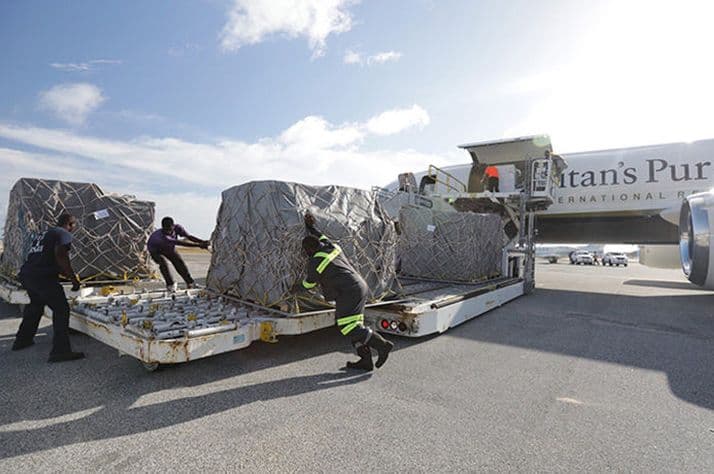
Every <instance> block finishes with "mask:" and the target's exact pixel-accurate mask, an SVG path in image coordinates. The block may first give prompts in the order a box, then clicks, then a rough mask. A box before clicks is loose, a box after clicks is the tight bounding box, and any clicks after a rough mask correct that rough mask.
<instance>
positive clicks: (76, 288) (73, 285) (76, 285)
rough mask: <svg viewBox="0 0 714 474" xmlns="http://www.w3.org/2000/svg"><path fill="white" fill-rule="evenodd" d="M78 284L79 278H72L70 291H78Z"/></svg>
mask: <svg viewBox="0 0 714 474" xmlns="http://www.w3.org/2000/svg"><path fill="white" fill-rule="evenodd" d="M80 286H81V285H80V283H79V280H74V281H73V282H72V291H79V287H80Z"/></svg>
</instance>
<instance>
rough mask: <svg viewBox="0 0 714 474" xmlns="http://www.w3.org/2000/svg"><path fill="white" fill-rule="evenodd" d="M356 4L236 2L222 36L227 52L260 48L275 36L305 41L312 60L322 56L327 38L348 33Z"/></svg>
mask: <svg viewBox="0 0 714 474" xmlns="http://www.w3.org/2000/svg"><path fill="white" fill-rule="evenodd" d="M354 3H357V2H356V1H354V0H270V1H264V0H234V4H233V7H232V8H231V10H230V11H229V13H228V22H227V23H226V25H225V26H224V28H223V32H222V33H221V46H222V48H223V49H224V50H225V51H236V50H238V49H239V48H241V47H242V46H245V45H250V44H257V43H260V42H262V41H264V40H265V39H266V38H268V37H271V36H273V35H279V34H282V35H284V36H287V37H288V38H297V37H300V36H302V37H305V38H307V40H308V44H309V45H310V48H311V49H312V51H313V57H317V56H322V55H323V54H324V51H325V47H326V41H327V37H328V36H329V35H331V34H339V33H344V32H346V31H349V30H350V28H351V27H352V16H351V14H350V12H349V11H348V7H349V6H350V5H352V4H354Z"/></svg>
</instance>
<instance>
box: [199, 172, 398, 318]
mask: <svg viewBox="0 0 714 474" xmlns="http://www.w3.org/2000/svg"><path fill="white" fill-rule="evenodd" d="M308 210H309V211H311V212H312V214H313V215H314V216H315V219H316V227H317V228H318V229H320V230H321V231H322V232H323V233H324V234H325V235H326V236H328V237H329V238H330V240H332V241H333V242H336V243H337V244H339V245H340V247H341V248H342V251H343V252H344V254H345V255H346V256H347V258H348V259H349V261H350V262H351V263H352V265H354V267H355V269H356V270H357V271H358V272H359V273H360V274H361V275H362V277H363V278H364V279H365V281H366V282H367V284H368V286H369V291H370V295H369V299H370V300H377V299H379V298H381V297H382V296H384V295H385V294H386V293H387V291H388V290H389V289H390V288H391V285H392V282H393V281H394V278H395V251H396V237H397V236H396V231H395V229H394V225H393V223H392V222H391V220H389V219H388V218H387V217H386V214H385V213H384V211H383V209H382V207H381V206H380V204H379V203H378V202H377V200H376V199H375V196H374V194H373V193H371V192H367V191H363V190H360V189H354V188H346V187H339V186H307V185H302V184H296V183H286V182H280V181H257V182H250V183H246V184H243V185H240V186H234V187H232V188H229V189H227V190H225V191H223V194H222V202H221V207H220V210H219V211H218V221H217V223H216V229H215V230H214V232H213V235H212V238H211V241H212V246H213V255H212V258H211V266H210V268H209V270H208V279H207V286H208V287H209V288H210V289H213V290H216V291H218V292H221V293H229V294H232V295H234V296H237V297H239V298H242V299H244V300H249V301H254V302H257V303H259V304H261V305H264V306H277V307H279V308H280V309H281V310H283V311H287V312H293V313H294V312H297V311H300V309H299V307H298V306H296V298H295V297H294V295H292V294H291V292H290V289H291V287H292V286H293V285H294V284H295V283H296V282H300V281H301V280H302V279H303V278H304V277H305V275H306V267H307V257H306V255H305V253H304V252H303V250H302V247H301V242H302V239H303V237H305V235H306V232H305V225H304V222H303V216H304V214H305V212H306V211H308Z"/></svg>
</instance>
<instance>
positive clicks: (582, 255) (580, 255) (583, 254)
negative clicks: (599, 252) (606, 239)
mask: <svg viewBox="0 0 714 474" xmlns="http://www.w3.org/2000/svg"><path fill="white" fill-rule="evenodd" d="M593 262H594V259H593V254H591V253H590V252H588V251H587V250H576V251H575V252H573V253H571V254H570V263H572V264H575V265H592V264H593Z"/></svg>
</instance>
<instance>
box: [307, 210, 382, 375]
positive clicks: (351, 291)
mask: <svg viewBox="0 0 714 474" xmlns="http://www.w3.org/2000/svg"><path fill="white" fill-rule="evenodd" d="M305 227H306V228H307V231H308V236H307V237H305V238H304V239H303V241H302V248H303V250H304V251H305V253H306V254H307V255H308V256H309V257H310V261H309V262H308V267H307V278H306V279H305V280H303V282H302V286H303V287H304V288H305V289H308V290H309V289H312V288H314V287H315V286H317V284H318V283H319V284H320V287H321V288H322V294H323V296H324V297H325V299H326V300H328V301H332V300H334V301H335V319H336V322H337V327H338V328H339V329H340V332H341V333H342V335H343V336H349V337H350V339H351V341H352V345H353V346H354V348H355V349H356V350H357V355H358V356H360V359H359V361H357V362H347V368H349V369H360V370H366V371H370V370H372V369H373V367H374V364H373V363H372V351H371V348H373V349H375V350H376V351H377V362H376V366H377V367H378V368H379V367H381V366H382V365H383V364H384V363H385V362H386V361H387V357H388V356H389V351H391V350H392V347H394V344H392V343H391V342H389V341H387V340H386V339H384V338H383V337H382V336H381V335H380V334H379V333H377V332H375V331H372V329H370V328H367V327H365V326H364V306H365V304H366V303H367V283H366V282H365V281H364V279H363V278H362V277H361V276H360V275H359V273H357V270H355V269H354V267H353V266H352V265H351V264H350V262H349V261H348V260H347V258H346V257H345V255H344V254H343V253H342V249H340V246H339V245H337V244H333V243H332V242H330V241H329V239H328V238H327V237H326V236H324V235H322V234H321V233H320V232H319V231H318V230H317V229H316V228H315V217H314V216H313V215H312V214H310V213H309V212H308V213H307V214H305Z"/></svg>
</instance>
